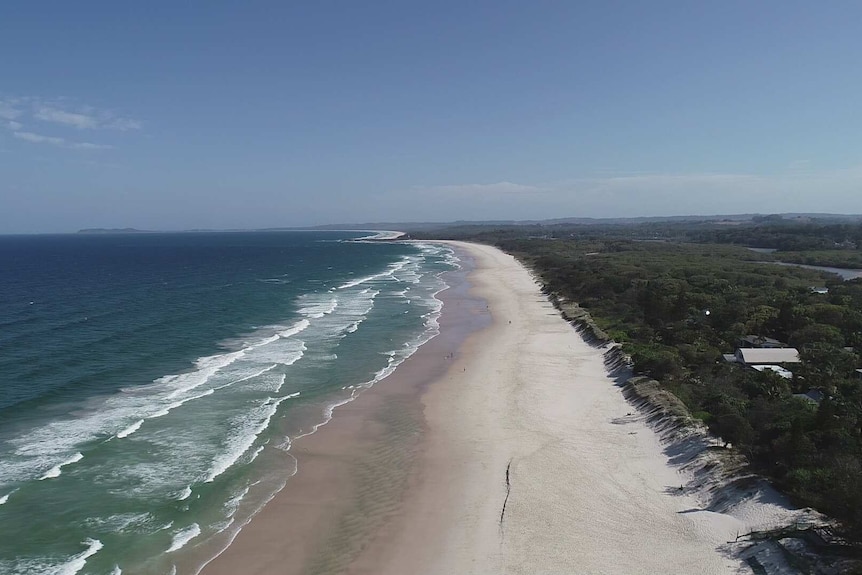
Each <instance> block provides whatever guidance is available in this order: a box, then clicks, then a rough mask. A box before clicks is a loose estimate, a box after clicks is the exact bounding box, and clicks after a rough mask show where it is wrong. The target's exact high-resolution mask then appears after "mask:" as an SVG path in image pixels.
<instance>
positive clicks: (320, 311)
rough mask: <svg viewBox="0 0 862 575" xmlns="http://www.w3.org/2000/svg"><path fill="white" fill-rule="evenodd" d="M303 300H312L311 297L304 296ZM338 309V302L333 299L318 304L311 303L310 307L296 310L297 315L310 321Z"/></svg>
mask: <svg viewBox="0 0 862 575" xmlns="http://www.w3.org/2000/svg"><path fill="white" fill-rule="evenodd" d="M303 299H312V298H311V296H308V295H307V296H305V298H303ZM336 308H338V300H337V299H335V298H332V299H328V300H325V301H320V302H311V304H310V305H307V306H305V307H302V308H300V309H299V310H297V311H298V312H299V313H301V314H302V315H304V316H306V317H310V318H311V319H320V318H322V317H324V316H327V315H329V314H331V313H332V312H334V311H335V310H336Z"/></svg>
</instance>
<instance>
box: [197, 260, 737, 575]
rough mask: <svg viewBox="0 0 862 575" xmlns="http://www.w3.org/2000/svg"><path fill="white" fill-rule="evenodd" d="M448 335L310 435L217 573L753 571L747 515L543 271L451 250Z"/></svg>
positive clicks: (213, 570)
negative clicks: (571, 317) (454, 257)
mask: <svg viewBox="0 0 862 575" xmlns="http://www.w3.org/2000/svg"><path fill="white" fill-rule="evenodd" d="M453 245H454V247H455V249H456V250H458V252H459V255H460V256H461V257H462V259H463V260H464V261H465V270H464V271H463V272H459V273H456V274H454V275H453V277H452V278H451V282H450V283H451V284H452V288H451V289H450V290H447V291H446V292H444V293H443V294H441V297H442V299H443V300H444V308H443V314H442V316H441V319H440V323H441V334H440V335H439V336H438V337H436V338H434V339H433V340H431V341H430V342H429V343H428V344H426V345H425V346H423V347H422V348H421V349H420V350H419V351H418V352H417V353H416V354H414V356H412V357H411V358H410V359H408V360H407V361H406V362H405V363H404V364H403V365H402V366H400V367H399V368H398V369H397V370H396V372H395V373H394V374H393V375H392V376H390V377H389V378H387V379H385V380H383V381H382V382H380V383H379V384H378V385H376V386H375V387H374V388H372V389H371V390H369V391H367V392H365V393H363V394H362V395H361V396H360V397H359V398H358V399H357V400H355V401H354V402H352V403H350V404H348V405H346V406H344V407H342V408H340V409H339V410H338V411H337V412H336V414H335V417H334V418H333V420H332V421H331V422H330V423H329V424H328V425H326V426H324V427H323V428H321V429H320V430H319V431H318V432H317V433H315V434H313V435H310V436H307V437H304V438H301V439H300V440H298V441H296V442H295V444H294V447H293V453H294V455H295V456H296V457H297V459H298V465H299V472H298V473H297V475H296V476H295V477H293V478H291V480H290V481H289V482H288V485H287V487H285V489H284V490H283V491H282V492H281V493H280V494H279V495H277V496H276V498H275V499H274V500H273V501H271V502H270V503H269V504H268V505H267V506H266V507H265V508H264V510H263V511H262V512H261V513H260V514H259V515H258V516H257V517H255V518H254V520H253V521H252V522H251V523H250V524H249V525H247V526H246V527H245V528H244V529H243V531H242V532H241V533H240V534H239V536H238V537H237V538H236V540H235V541H234V543H233V544H232V545H231V546H230V547H229V548H228V549H227V550H226V551H225V552H224V553H223V554H222V555H220V556H219V557H218V558H217V559H216V560H214V561H213V562H211V563H210V564H209V565H207V567H206V568H205V569H204V571H203V573H204V574H205V575H221V574H231V575H234V574H236V573H243V574H247V575H270V574H272V575H275V574H276V573H277V574H280V575H282V574H292V573H297V574H299V573H351V574H360V573H361V574H375V575H377V574H392V575H404V574H429V575H448V574H455V573H457V574H480V573H482V574H484V573H487V574H492V573H493V574H500V573H512V574H515V573H523V574H538V573H547V574H564V573H590V574H597V573H607V574H627V573H633V574H634V573H679V574H690V573H706V574H713V573H714V574H719V573H737V572H751V571H750V569H748V568H747V567H745V565H744V564H742V563H741V562H740V561H739V560H738V559H735V558H733V557H732V556H731V554H730V553H729V552H728V550H727V543H728V541H732V540H733V539H734V538H735V536H736V535H737V534H738V533H740V532H742V533H745V532H747V531H748V529H749V527H750V525H749V524H747V523H746V521H745V518H744V517H738V516H737V517H734V516H731V515H727V514H719V513H714V512H711V511H705V510H702V507H701V505H702V502H699V501H698V500H697V499H696V498H695V497H694V496H693V495H689V494H687V493H685V492H681V491H680V489H679V488H680V486H681V485H682V484H684V483H687V481H688V479H689V478H687V477H685V476H684V475H683V472H682V471H681V470H680V469H679V468H678V467H675V466H674V465H673V464H672V462H670V461H669V459H668V455H667V454H666V452H665V449H664V447H663V445H662V444H661V443H660V441H659V439H658V436H657V435H656V434H655V433H654V432H653V431H652V430H651V429H650V428H649V427H648V426H647V424H646V422H645V421H644V418H643V417H642V416H641V415H640V414H639V413H638V412H637V411H636V410H635V409H634V408H633V407H632V406H631V405H630V404H629V403H627V402H626V400H625V399H624V398H623V396H622V394H621V392H620V388H619V387H618V386H617V385H616V382H615V381H614V379H613V378H612V377H611V376H610V375H609V374H608V373H607V370H606V368H605V365H604V361H603V350H602V349H599V348H595V347H592V346H590V345H588V344H587V343H585V342H584V340H583V339H582V338H581V336H580V335H579V334H578V333H577V332H576V331H575V330H574V329H573V328H572V326H571V325H569V324H568V323H567V322H565V321H564V320H563V319H562V318H561V317H560V316H559V314H558V312H557V311H556V310H555V309H554V308H553V307H552V305H551V304H550V303H549V302H548V301H547V298H546V297H544V296H543V295H542V294H541V292H540V291H539V287H538V285H537V284H536V283H535V281H534V280H533V278H532V277H531V275H530V274H529V272H528V271H527V270H526V269H524V268H523V267H522V266H521V265H520V264H519V263H518V262H517V261H516V260H515V259H514V258H512V257H511V256H509V255H507V254H504V253H502V252H500V251H499V250H497V249H494V248H491V247H487V246H479V245H473V244H457V243H456V244H453Z"/></svg>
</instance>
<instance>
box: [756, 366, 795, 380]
mask: <svg viewBox="0 0 862 575" xmlns="http://www.w3.org/2000/svg"><path fill="white" fill-rule="evenodd" d="M751 367H752V368H753V369H756V370H757V371H767V370H768V371H772V372H775V373H777V374H778V375H780V376H781V377H783V378H784V379H791V378H792V377H793V372H792V371H790V370H787V369H784V368H783V367H781V366H780V365H752V366H751Z"/></svg>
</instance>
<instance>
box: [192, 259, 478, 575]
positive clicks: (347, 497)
mask: <svg viewBox="0 0 862 575" xmlns="http://www.w3.org/2000/svg"><path fill="white" fill-rule="evenodd" d="M456 252H457V255H458V257H459V260H460V265H461V269H459V270H453V271H450V272H447V275H446V276H445V277H446V281H447V284H448V285H449V287H448V288H446V289H444V290H443V291H442V292H440V293H439V294H438V295H437V297H438V299H440V300H441V301H442V302H443V307H442V309H441V314H440V317H439V319H438V322H439V334H438V335H437V336H435V337H433V338H431V339H430V340H429V341H427V342H426V343H425V344H424V345H422V346H420V347H419V349H418V350H417V351H416V352H415V353H414V354H413V355H411V356H410V357H409V358H407V359H406V360H405V361H404V362H403V363H402V364H401V365H399V366H398V367H397V368H396V369H395V370H394V372H393V373H392V374H390V375H389V376H388V377H386V378H384V379H383V380H381V381H379V382H377V383H376V384H375V385H373V386H372V387H370V388H368V389H365V390H363V392H362V393H360V394H358V395H357V397H356V398H355V399H353V400H352V401H350V402H348V403H346V404H343V405H340V406H338V407H337V408H336V409H335V412H334V414H333V417H332V418H331V419H330V420H329V421H328V422H327V423H326V424H325V425H322V426H320V428H319V429H317V431H316V432H314V433H311V434H307V435H304V436H301V437H299V438H296V439H294V440H293V441H292V445H291V450H290V452H289V453H290V455H291V456H293V457H295V458H296V460H297V461H296V466H297V473H296V474H295V475H293V476H292V477H290V479H289V480H288V482H287V484H286V485H285V487H284V488H283V489H282V490H281V491H279V492H278V493H277V494H276V495H275V496H274V497H273V499H272V500H270V501H269V502H268V503H267V504H266V505H265V506H264V507H263V509H261V510H260V511H259V512H258V513H257V514H256V515H255V516H254V517H253V518H252V520H251V521H250V522H249V523H248V524H247V525H245V526H244V527H243V528H242V530H241V531H240V532H239V533H238V534H237V535H236V536H235V537H234V539H233V541H232V542H231V543H230V545H229V546H228V547H227V548H226V549H224V550H223V551H222V552H221V553H219V554H218V555H217V556H216V557H215V558H212V559H211V560H209V562H207V563H206V564H205V565H204V567H203V568H202V569H201V571H200V573H201V575H222V574H224V575H234V574H236V573H243V574H248V575H254V574H261V575H267V574H269V573H273V574H274V573H278V574H279V575H282V574H291V573H297V574H298V573H307V572H320V573H323V572H339V571H338V569H339V568H344V567H345V565H346V563H348V562H349V558H350V557H351V550H352V549H353V547H354V546H359V547H361V546H363V545H364V544H366V543H367V541H366V539H367V538H368V536H369V535H370V534H371V533H372V532H374V531H375V530H376V529H377V528H378V527H379V526H380V525H378V524H381V523H383V522H384V521H385V519H386V518H387V517H388V516H389V515H391V514H392V512H393V510H394V509H395V508H396V507H397V506H398V502H399V499H400V498H401V497H402V495H403V491H404V489H405V486H406V485H407V482H409V481H410V480H411V477H410V473H409V472H410V470H412V469H413V464H414V463H415V456H416V454H417V453H418V451H419V448H418V445H417V442H418V440H419V438H420V436H422V435H424V432H425V429H424V422H423V420H422V404H421V397H422V395H423V394H424V392H425V390H426V388H427V387H428V386H429V385H430V384H431V383H432V382H433V381H434V380H436V379H438V378H440V377H442V376H443V375H444V373H445V372H446V370H447V369H449V368H450V367H451V365H452V363H453V356H454V355H455V353H456V350H458V348H459V347H460V345H461V343H462V342H463V340H464V339H465V338H466V337H467V335H468V334H469V333H471V332H473V331H476V330H478V329H481V328H482V327H484V326H485V325H486V324H487V323H489V322H488V314H487V310H486V307H485V304H484V303H483V302H482V301H481V300H479V299H477V298H475V297H474V296H472V295H470V294H469V293H468V289H469V284H468V282H467V279H466V278H467V275H468V274H469V273H470V271H471V269H472V260H473V258H472V255H471V254H470V253H469V252H467V251H465V250H463V249H457V248H456ZM369 463H372V464H376V465H377V466H378V467H381V466H382V467H383V468H384V469H383V470H386V471H389V472H390V475H392V474H394V475H396V476H397V478H396V479H397V481H395V482H394V483H395V484H392V483H393V482H390V483H389V484H387V485H386V486H385V489H381V490H380V492H379V493H374V489H373V488H372V489H369V485H363V483H366V484H369V483H378V482H379V481H380V480H381V479H382V478H381V477H379V476H377V475H381V474H380V473H369ZM363 473H364V474H365V477H363V476H362V475H363ZM372 487H373V486H372ZM357 506H358V507H361V508H363V509H364V510H365V511H367V510H368V509H371V515H373V517H371V518H370V519H369V518H365V520H363V518H360V517H356V516H355V515H356V513H355V508H356V507H357ZM360 523H365V524H362V525H360ZM333 537H335V538H336V539H340V541H337V542H335V541H332V539H333ZM351 540H352V542H351ZM330 546H331V547H337V548H336V549H327V547H330Z"/></svg>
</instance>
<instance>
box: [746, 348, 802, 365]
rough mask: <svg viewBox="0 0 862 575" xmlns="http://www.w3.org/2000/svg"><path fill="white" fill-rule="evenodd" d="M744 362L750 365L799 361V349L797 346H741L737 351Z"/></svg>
mask: <svg viewBox="0 0 862 575" xmlns="http://www.w3.org/2000/svg"><path fill="white" fill-rule="evenodd" d="M737 353H738V354H739V355H740V359H742V361H743V363H746V364H748V365H757V364H776V363H799V361H800V360H799V351H798V350H797V349H796V348H795V347H780V348H772V349H769V348H757V347H752V348H740V349H739V351H738V352H737Z"/></svg>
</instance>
